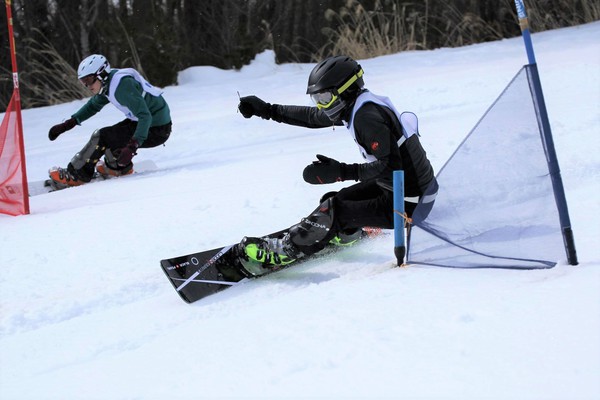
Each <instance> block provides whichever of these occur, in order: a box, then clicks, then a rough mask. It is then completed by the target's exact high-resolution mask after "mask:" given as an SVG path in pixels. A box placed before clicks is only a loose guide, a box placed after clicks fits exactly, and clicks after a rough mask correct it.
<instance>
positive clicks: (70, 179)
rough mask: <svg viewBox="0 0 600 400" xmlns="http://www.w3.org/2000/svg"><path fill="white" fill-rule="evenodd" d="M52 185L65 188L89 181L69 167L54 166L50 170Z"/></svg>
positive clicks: (56, 187)
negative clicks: (80, 177)
mask: <svg viewBox="0 0 600 400" xmlns="http://www.w3.org/2000/svg"><path fill="white" fill-rule="evenodd" d="M48 175H50V180H51V182H50V185H51V186H53V187H54V188H55V189H65V188H68V187H72V186H81V185H83V184H84V183H87V182H85V181H83V180H81V179H79V178H78V177H77V176H75V174H73V173H71V172H70V171H69V170H68V169H67V168H61V167H52V168H50V170H49V171H48Z"/></svg>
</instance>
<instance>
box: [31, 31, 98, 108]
mask: <svg viewBox="0 0 600 400" xmlns="http://www.w3.org/2000/svg"><path fill="white" fill-rule="evenodd" d="M38 36H39V37H41V35H38ZM25 45H26V46H27V47H28V57H29V60H28V63H27V69H25V70H23V71H22V72H21V73H20V74H19V84H20V88H21V94H22V98H21V102H22V105H23V108H30V107H40V106H47V105H54V104H60V103H64V102H65V101H71V100H74V99H81V98H84V97H87V96H89V95H90V93H89V91H88V90H86V89H85V87H84V86H83V85H82V84H81V83H79V81H78V79H77V71H76V70H75V68H74V67H73V66H72V65H70V64H69V63H68V62H67V61H66V60H65V59H64V58H63V57H62V56H61V55H60V53H59V52H58V51H57V50H56V48H55V47H54V46H53V45H52V44H51V43H49V42H48V41H47V40H45V39H39V40H35V39H33V38H27V39H25Z"/></svg>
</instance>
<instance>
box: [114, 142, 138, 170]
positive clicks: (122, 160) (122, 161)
mask: <svg viewBox="0 0 600 400" xmlns="http://www.w3.org/2000/svg"><path fill="white" fill-rule="evenodd" d="M138 147H140V145H139V144H138V141H137V140H135V138H131V140H130V141H129V143H127V145H126V146H125V147H123V148H121V149H118V150H116V151H115V153H117V154H116V155H117V165H118V166H119V167H126V166H127V165H129V164H130V163H131V159H132V158H133V156H135V155H136V154H137V153H136V151H137V149H138Z"/></svg>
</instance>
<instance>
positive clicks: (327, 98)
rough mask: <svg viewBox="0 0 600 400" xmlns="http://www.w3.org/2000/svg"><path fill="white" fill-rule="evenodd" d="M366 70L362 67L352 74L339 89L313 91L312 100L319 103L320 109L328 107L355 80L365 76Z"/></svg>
mask: <svg viewBox="0 0 600 400" xmlns="http://www.w3.org/2000/svg"><path fill="white" fill-rule="evenodd" d="M363 74H364V72H363V70H362V69H361V70H360V71H358V73H356V74H354V75H352V77H351V78H350V79H348V81H347V82H346V83H344V84H343V85H342V86H341V87H340V88H339V89H334V90H333V91H325V92H320V93H313V94H311V95H310V98H311V99H312V101H313V102H314V103H315V104H316V105H317V108H318V109H319V110H322V109H327V108H329V107H331V105H332V104H333V103H334V102H335V101H336V100H337V99H338V97H339V95H340V94H342V93H344V91H346V89H348V88H349V87H350V86H352V84H353V83H354V82H356V81H357V80H358V79H359V78H361V77H362V76H363Z"/></svg>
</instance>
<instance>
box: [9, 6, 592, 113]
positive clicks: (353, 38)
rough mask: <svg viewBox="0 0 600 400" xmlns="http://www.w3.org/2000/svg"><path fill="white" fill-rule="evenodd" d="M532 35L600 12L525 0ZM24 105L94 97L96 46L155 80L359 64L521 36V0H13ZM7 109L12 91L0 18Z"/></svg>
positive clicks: (586, 19)
mask: <svg viewBox="0 0 600 400" xmlns="http://www.w3.org/2000/svg"><path fill="white" fill-rule="evenodd" d="M526 6H527V10H528V14H529V20H530V26H531V28H532V30H533V31H534V32H539V31H543V30H547V29H554V28H559V27H565V26H572V25H577V24H582V23H586V22H591V21H595V20H598V19H600V2H598V1H597V0H526ZM12 7H13V8H12V12H13V23H14V29H15V35H16V45H17V55H18V66H19V72H20V74H19V81H20V84H21V86H20V87H21V93H22V105H23V107H25V108H27V107H36V106H42V105H51V104H56V103H60V102H64V101H68V100H72V99H75V98H81V97H84V96H85V95H86V92H85V91H84V90H83V87H82V86H81V85H80V84H79V83H78V81H77V79H76V78H75V76H76V72H75V70H76V68H77V65H78V64H79V61H81V59H82V58H83V57H85V56H87V55H89V54H92V53H101V54H104V55H106V56H107V57H108V59H109V61H110V62H111V65H113V66H117V67H134V68H137V69H138V70H139V71H141V72H142V74H144V75H145V76H146V77H147V78H148V79H149V80H150V82H152V83H153V84H155V85H158V86H167V85H172V84H175V83H176V80H177V72H178V71H181V70H183V69H185V68H187V67H189V66H195V65H212V66H215V67H219V68H223V69H232V68H236V69H237V68H241V67H242V66H243V65H245V64H247V63H248V62H249V61H250V60H252V59H253V58H254V56H255V55H256V54H257V53H260V52H261V51H263V50H265V49H273V50H274V51H275V54H276V58H277V62H279V63H286V62H312V61H317V60H320V59H322V58H323V57H327V56H329V55H331V54H348V55H350V56H352V57H355V58H358V59H364V58H370V57H375V56H379V55H383V54H390V53H396V52H399V51H403V50H419V49H433V48H438V47H454V46H463V45H467V44H471V43H478V42H483V41H490V40H496V39H500V38H509V37H513V36H516V35H519V34H520V30H519V26H518V21H517V16H516V12H515V9H514V8H515V7H514V1H513V0H494V1H492V0H421V1H417V0H413V1H404V0H286V1H281V0H79V1H73V0H13V5H12ZM0 21H1V22H0V47H1V48H0V54H2V56H1V57H0V111H4V110H5V109H6V106H7V105H8V101H9V100H10V96H11V93H12V78H11V73H10V71H11V65H10V58H9V50H8V38H7V37H8V30H7V28H6V15H5V8H4V7H2V11H1V14H0Z"/></svg>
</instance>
